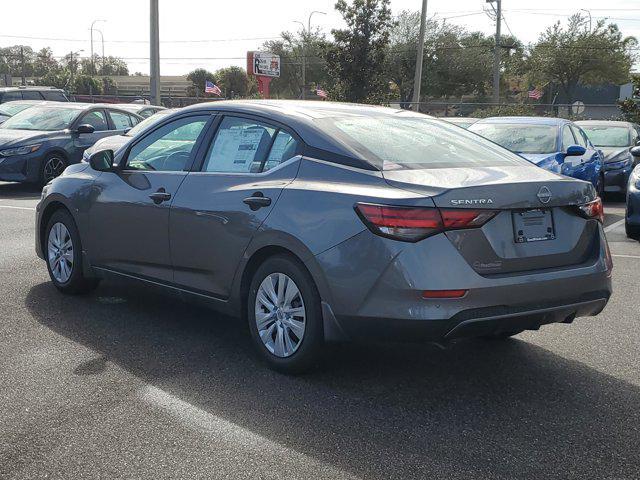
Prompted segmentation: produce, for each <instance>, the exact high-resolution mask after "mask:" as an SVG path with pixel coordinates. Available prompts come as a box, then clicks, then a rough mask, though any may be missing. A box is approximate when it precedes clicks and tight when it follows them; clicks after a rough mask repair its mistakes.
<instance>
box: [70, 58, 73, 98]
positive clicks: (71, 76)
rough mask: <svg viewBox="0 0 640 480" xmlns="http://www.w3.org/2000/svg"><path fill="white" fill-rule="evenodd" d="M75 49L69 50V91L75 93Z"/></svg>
mask: <svg viewBox="0 0 640 480" xmlns="http://www.w3.org/2000/svg"><path fill="white" fill-rule="evenodd" d="M72 88H73V50H71V52H69V93H73V92H72V91H71V89H72Z"/></svg>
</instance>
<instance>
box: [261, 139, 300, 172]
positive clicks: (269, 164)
mask: <svg viewBox="0 0 640 480" xmlns="http://www.w3.org/2000/svg"><path fill="white" fill-rule="evenodd" d="M297 153H298V142H296V140H295V139H294V138H293V137H292V136H291V135H290V134H289V133H287V132H285V131H284V130H280V131H279V132H278V133H277V135H276V138H275V140H274V141H273V146H272V147H271V150H270V151H269V155H268V156H267V160H266V161H265V162H264V167H263V169H262V171H263V172H266V171H267V170H271V169H272V168H275V167H277V166H278V165H280V164H281V163H282V162H286V161H287V160H289V159H290V158H292V157H294V156H295V155H296V154H297Z"/></svg>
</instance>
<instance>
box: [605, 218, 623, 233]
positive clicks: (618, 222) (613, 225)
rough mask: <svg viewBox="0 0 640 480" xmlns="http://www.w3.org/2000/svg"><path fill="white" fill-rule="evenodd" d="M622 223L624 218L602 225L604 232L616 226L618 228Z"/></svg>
mask: <svg viewBox="0 0 640 480" xmlns="http://www.w3.org/2000/svg"><path fill="white" fill-rule="evenodd" d="M622 224H624V218H623V219H622V220H618V221H617V222H615V223H612V224H611V225H609V226H608V227H604V233H608V232H610V231H611V230H615V229H616V228H618V227H619V226H620V225H622Z"/></svg>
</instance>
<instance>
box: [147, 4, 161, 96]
mask: <svg viewBox="0 0 640 480" xmlns="http://www.w3.org/2000/svg"><path fill="white" fill-rule="evenodd" d="M150 17H151V28H150V32H151V38H150V39H149V40H150V44H151V52H150V54H151V55H150V56H151V71H150V74H151V81H150V87H151V104H152V105H160V27H159V21H158V20H159V15H158V0H151V4H150Z"/></svg>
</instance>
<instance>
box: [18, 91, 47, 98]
mask: <svg viewBox="0 0 640 480" xmlns="http://www.w3.org/2000/svg"><path fill="white" fill-rule="evenodd" d="M22 98H23V100H42V99H43V97H42V95H40V92H38V91H34V90H25V91H23V92H22Z"/></svg>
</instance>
